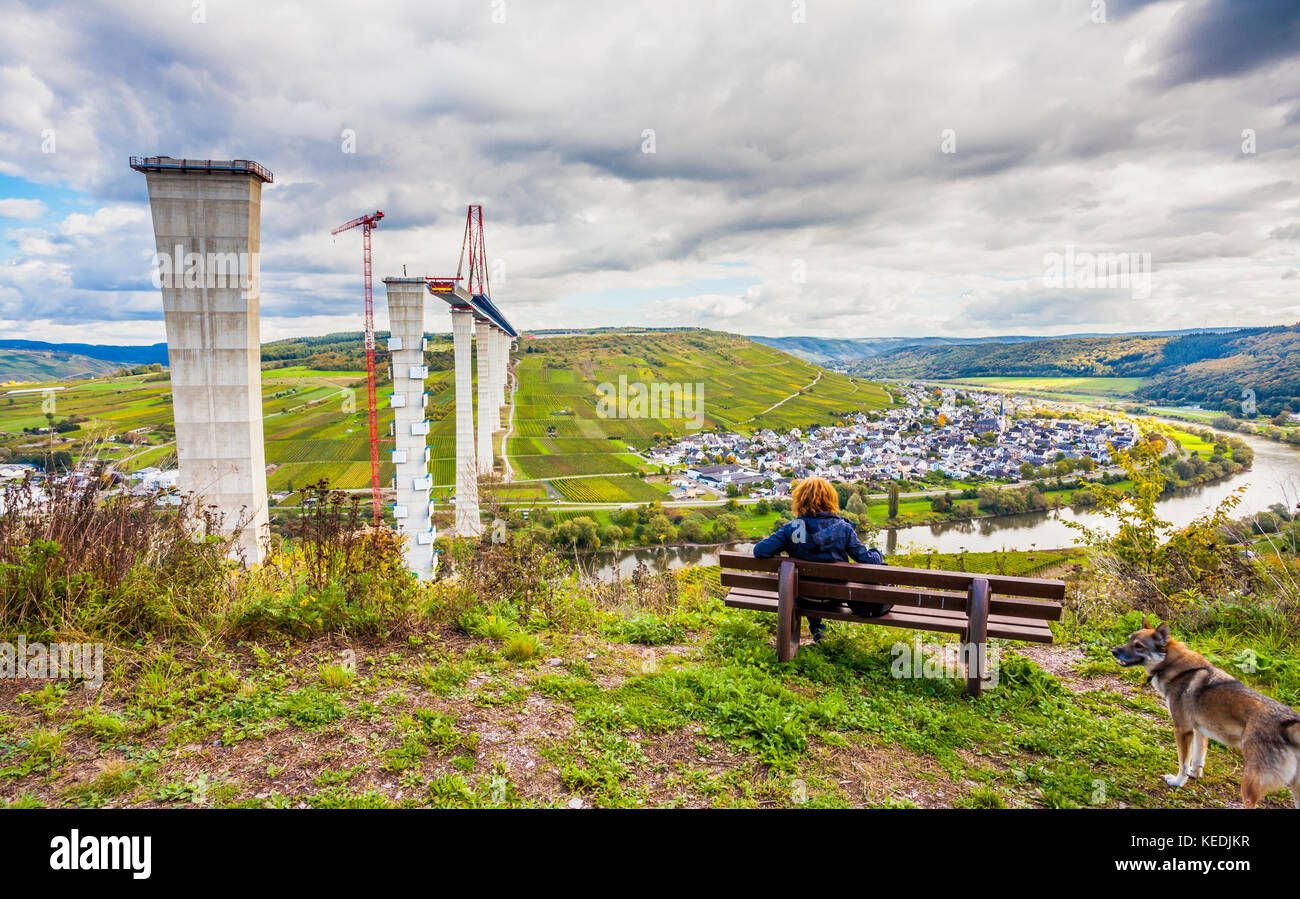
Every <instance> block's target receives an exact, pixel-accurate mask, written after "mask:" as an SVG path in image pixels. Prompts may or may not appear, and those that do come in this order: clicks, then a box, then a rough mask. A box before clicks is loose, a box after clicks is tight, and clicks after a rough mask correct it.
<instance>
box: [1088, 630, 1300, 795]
mask: <svg viewBox="0 0 1300 899" xmlns="http://www.w3.org/2000/svg"><path fill="white" fill-rule="evenodd" d="M1111 653H1112V654H1113V655H1114V656H1115V658H1116V659H1117V660H1118V661H1119V663H1120V664H1121V665H1123V666H1124V667H1126V668H1127V667H1131V666H1133V665H1142V666H1143V667H1144V668H1146V671H1147V675H1148V678H1147V682H1148V683H1150V684H1151V685H1152V686H1153V687H1155V689H1156V692H1157V693H1159V694H1160V697H1161V698H1162V699H1164V701H1165V704H1166V705H1167V706H1168V707H1169V715H1170V717H1172V718H1173V719H1174V739H1175V741H1176V742H1177V744H1178V773H1177V774H1166V775H1165V776H1164V777H1165V783H1167V784H1169V786H1171V787H1181V786H1182V785H1183V784H1185V783H1187V778H1189V777H1200V776H1201V772H1202V771H1203V770H1204V769H1205V753H1206V751H1207V750H1208V749H1209V745H1210V744H1209V741H1210V740H1211V739H1214V740H1218V741H1219V742H1220V743H1223V744H1224V745H1226V746H1232V747H1234V748H1239V749H1241V754H1242V757H1243V759H1244V761H1245V770H1244V772H1243V774H1242V777H1241V801H1242V803H1243V804H1244V805H1245V806H1246V808H1254V807H1255V806H1256V805H1258V804H1259V801H1260V800H1261V799H1262V798H1264V797H1265V796H1267V795H1268V794H1269V793H1271V792H1273V791H1274V790H1280V789H1282V788H1283V787H1288V788H1290V790H1291V797H1292V800H1293V802H1294V804H1295V806H1296V808H1300V714H1297V713H1296V711H1295V710H1294V709H1292V708H1290V707H1289V706H1285V705H1283V704H1282V703H1280V702H1278V701H1277V700H1275V699H1271V698H1270V697H1268V696H1265V695H1264V694H1262V693H1259V692H1256V691H1255V690H1252V689H1250V688H1249V687H1247V686H1246V685H1245V684H1243V683H1242V682H1241V681H1239V680H1237V679H1236V678H1235V677H1233V676H1232V675H1231V674H1228V672H1226V671H1224V670H1223V669H1221V668H1216V667H1215V666H1214V665H1211V664H1210V662H1209V661H1208V660H1207V659H1206V658H1205V657H1204V656H1203V655H1200V654H1199V653H1196V652H1193V651H1192V650H1190V649H1188V648H1187V645H1186V644H1185V643H1182V642H1180V641H1178V640H1173V639H1170V637H1169V625H1168V623H1165V624H1161V625H1160V626H1159V627H1156V628H1152V627H1151V626H1149V625H1148V624H1147V620H1146V618H1145V617H1144V618H1143V619H1142V629H1141V630H1138V631H1134V632H1133V633H1132V634H1130V635H1129V638H1128V642H1127V643H1125V644H1124V645H1123V646H1116V647H1115V648H1114V649H1112V650H1111Z"/></svg>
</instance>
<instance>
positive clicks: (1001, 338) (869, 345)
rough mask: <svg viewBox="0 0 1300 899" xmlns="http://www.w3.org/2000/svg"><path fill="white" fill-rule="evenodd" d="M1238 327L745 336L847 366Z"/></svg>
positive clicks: (811, 359)
mask: <svg viewBox="0 0 1300 899" xmlns="http://www.w3.org/2000/svg"><path fill="white" fill-rule="evenodd" d="M1235 330H1238V329H1237V328H1232V327H1222V328H1184V329H1179V330H1173V331H1131V332H1125V333H1119V334H1115V333H1100V332H1080V333H1077V334H1059V335H1051V336H1042V335H1033V334H1004V335H993V336H988V337H933V336H932V337H798V336H796V337H762V336H758V337H754V336H751V337H750V338H749V339H750V340H752V341H754V342H755V343H761V344H763V345H764V346H770V347H772V348H773V349H778V350H783V351H784V352H787V353H793V354H794V355H796V356H799V357H801V358H803V359H807V360H808V361H809V362H816V363H818V364H819V365H847V366H851V365H852V364H853V363H855V362H858V361H861V360H864V359H870V358H873V357H876V356H881V355H884V354H887V353H892V352H894V351H897V350H901V349H903V348H906V347H932V346H968V345H982V344H990V343H996V344H1021V343H1037V342H1040V341H1048V340H1074V339H1082V338H1115V337H1180V336H1183V335H1188V334H1206V333H1216V334H1217V333H1227V332H1230V331H1235Z"/></svg>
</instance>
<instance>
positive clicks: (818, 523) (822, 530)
mask: <svg viewBox="0 0 1300 899" xmlns="http://www.w3.org/2000/svg"><path fill="white" fill-rule="evenodd" d="M781 553H785V554H787V555H788V556H790V557H791V558H794V559H803V560H804V561H806V562H847V561H849V560H850V559H852V560H853V561H854V562H862V563H865V564H868V565H883V564H885V557H884V556H882V555H881V553H880V550H878V549H876V548H874V547H866V546H863V545H862V541H860V540H859V539H858V534H857V531H855V530H854V529H853V525H852V524H850V523H849V522H848V521H846V520H845V519H843V518H840V517H839V516H838V515H814V516H811V517H808V518H796V519H795V520H794V521H790V522H787V523H786V524H783V525H781V527H779V528H777V530H776V533H775V534H772V535H771V536H770V537H764V538H763V539H762V540H760V541H759V542H758V543H757V544H756V545H755V546H754V557H755V558H756V559H770V558H772V557H773V556H777V555H780V554H781Z"/></svg>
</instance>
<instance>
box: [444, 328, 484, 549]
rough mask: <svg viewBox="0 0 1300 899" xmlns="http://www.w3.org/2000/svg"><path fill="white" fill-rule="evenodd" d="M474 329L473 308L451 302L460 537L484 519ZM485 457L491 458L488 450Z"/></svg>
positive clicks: (473, 532)
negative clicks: (476, 435) (476, 427)
mask: <svg viewBox="0 0 1300 899" xmlns="http://www.w3.org/2000/svg"><path fill="white" fill-rule="evenodd" d="M473 330H474V312H473V310H472V309H471V308H470V307H468V306H452V307H451V336H452V355H453V358H454V363H453V364H454V366H455V377H456V534H457V536H459V537H478V536H479V535H480V534H482V533H483V523H482V522H481V521H479V514H478V466H477V464H476V462H475V455H476V453H475V445H474V390H473V377H472V374H471V370H472V369H471V367H472V364H473V363H472V359H471V354H472V350H471V343H470V342H471V340H472V333H473ZM488 457H489V458H491V451H489V453H488Z"/></svg>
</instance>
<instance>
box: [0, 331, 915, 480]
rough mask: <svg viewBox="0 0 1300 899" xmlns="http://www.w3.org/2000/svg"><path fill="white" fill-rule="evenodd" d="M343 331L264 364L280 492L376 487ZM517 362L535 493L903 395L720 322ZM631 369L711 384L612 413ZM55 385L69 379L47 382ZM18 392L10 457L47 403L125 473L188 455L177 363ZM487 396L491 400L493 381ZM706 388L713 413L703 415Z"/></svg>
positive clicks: (6, 446) (521, 430) (7, 449)
mask: <svg viewBox="0 0 1300 899" xmlns="http://www.w3.org/2000/svg"><path fill="white" fill-rule="evenodd" d="M346 336H347V335H344V337H346ZM335 337H338V339H337V340H333V342H330V343H328V344H326V345H327V346H328V347H329V348H330V352H329V353H324V352H318V353H315V354H311V353H308V354H307V355H303V356H301V357H299V358H291V359H286V358H285V357H284V353H285V352H286V350H285V349H284V347H283V345H282V343H281V344H268V351H267V352H268V354H269V356H268V358H269V361H268V362H267V363H266V364H267V365H271V366H278V367H269V368H266V369H265V370H264V371H263V373H262V374H263V377H262V411H263V416H264V435H265V440H266V462H267V483H268V487H269V489H270V490H272V491H276V492H281V491H286V492H289V493H294V492H296V491H298V490H301V489H302V488H303V487H305V486H306V485H308V484H311V483H314V482H315V481H319V480H322V479H324V480H327V481H329V482H330V484H331V485H332V486H334V487H338V488H344V489H363V488H365V487H366V486H368V484H369V480H370V470H369V459H370V456H369V445H368V440H367V423H366V418H367V413H366V390H365V372H364V371H363V370H361V369H358V368H355V367H353V368H347V367H346V365H345V366H344V367H343V368H339V369H335V368H331V367H329V366H330V365H336V364H339V363H340V360H342V361H343V362H344V363H346V362H348V361H349V360H351V359H352V358H353V357H352V356H349V355H347V354H346V353H344V352H343V350H344V349H347V347H348V346H350V345H351V344H349V343H348V342H347V341H346V340H344V339H343V337H339V336H337V335H335ZM331 339H332V338H331ZM316 340H317V341H318V342H319V340H325V338H320V339H316ZM380 345H381V347H382V346H383V341H382V340H381V341H380ZM308 349H310V347H308ZM428 350H429V358H430V368H431V369H432V370H431V372H430V376H429V379H428V381H427V382H426V392H427V393H428V405H427V408H426V418H427V419H428V420H429V422H430V426H431V427H430V435H429V446H430V458H431V462H430V474H431V475H432V476H433V481H434V484H435V485H438V486H443V487H448V486H451V485H452V484H453V483H454V480H455V471H454V468H455V465H454V456H455V428H456V421H455V396H454V390H453V383H452V378H451V372H450V371H449V370H448V368H447V367H446V366H445V365H444V364H443V363H444V362H445V361H447V360H448V357H449V356H450V353H449V350H450V344H449V342H448V341H447V340H446V339H445V338H437V337H434V338H431V339H430V341H429V348H428ZM304 352H306V350H304ZM516 359H517V360H518V365H517V370H518V383H519V389H518V391H517V393H516V394H515V396H514V402H515V410H514V426H513V430H512V431H511V436H510V438H509V440H508V441H507V444H508V447H507V452H508V454H509V457H510V465H511V474H512V481H513V482H517V493H518V496H519V498H521V499H545V498H550V499H559V498H563V499H566V500H571V501H580V502H648V501H651V500H654V499H659V498H662V497H663V496H664V495H665V494H666V492H667V487H666V486H664V485H655V484H647V483H646V482H645V481H643V480H641V478H640V477H639V476H640V475H642V474H644V473H646V470H647V466H646V463H645V462H644V460H643V459H642V457H641V456H640V455H639V454H638V452H637V451H638V450H643V449H645V447H646V446H648V445H649V444H651V443H652V442H654V440H655V439H656V437H659V436H664V435H672V436H682V435H684V434H687V433H691V432H692V431H693V430H694V428H692V427H688V425H694V424H695V423H696V422H698V424H699V425H700V426H702V427H704V428H712V427H723V428H734V429H737V430H742V431H744V430H755V429H759V428H766V427H771V428H778V429H789V428H792V427H807V426H809V425H815V424H827V423H831V422H834V421H836V420H838V419H839V418H841V417H842V416H844V415H846V414H850V413H854V412H857V411H861V410H876V409H882V408H886V407H888V406H890V405H891V404H892V402H893V400H892V397H891V396H890V395H889V393H888V392H887V391H886V390H885V389H884V388H882V387H881V386H880V385H879V384H875V383H873V382H870V381H866V380H862V379H858V378H849V377H846V376H844V375H839V374H834V373H831V372H827V371H824V370H822V369H820V368H818V367H817V366H815V365H812V364H810V363H807V362H804V361H802V360H799V359H796V358H794V357H792V356H788V355H786V354H784V353H781V352H779V351H777V350H774V349H770V348H768V347H765V346H761V345H759V344H756V343H754V342H752V341H750V340H748V339H747V338H743V337H738V336H735V335H729V334H721V333H716V332H708V331H694V330H691V331H629V332H625V333H620V334H619V335H618V336H617V339H613V340H612V339H611V337H610V336H609V335H600V336H593V335H573V336H566V337H548V338H529V337H525V338H523V339H522V340H521V346H520V348H519V350H518V353H517V355H516ZM378 375H379V384H378V386H377V400H378V406H379V433H380V465H381V475H382V476H383V477H384V479H385V480H387V479H388V478H389V477H391V472H392V469H391V465H390V463H389V462H388V448H389V447H391V445H392V437H391V435H390V434H389V430H390V427H391V422H392V416H391V413H390V410H389V406H388V395H389V394H390V393H391V386H390V382H389V379H388V375H387V363H386V360H385V359H384V358H383V356H382V355H381V357H380V359H379V365H378ZM620 375H622V376H623V377H624V378H626V379H627V381H629V382H637V381H640V382H643V383H647V384H648V383H651V382H667V383H670V384H679V385H683V386H684V387H685V386H689V388H690V390H691V391H698V393H692V394H690V395H689V397H690V402H688V403H687V405H686V406H685V408H680V407H679V408H678V409H676V410H674V409H672V408H669V409H667V410H664V409H660V410H657V411H658V413H659V414H658V415H657V416H655V417H651V418H628V417H618V416H617V415H614V416H605V417H602V416H601V415H599V414H598V413H597V405H596V404H597V400H598V399H599V396H598V394H597V386H598V385H601V384H602V383H604V382H608V383H610V384H615V385H616V384H617V383H618V381H619V376H620ZM697 385H699V386H697ZM50 388H60V389H55V390H53V392H52V393H51V392H47V391H48V390H49V389H50ZM9 390H10V392H8V393H0V452H3V453H4V454H5V457H7V458H10V459H19V460H21V459H28V460H31V461H37V460H39V459H40V458H41V457H43V455H44V454H45V453H46V452H47V451H48V449H49V448H50V446H51V440H50V436H49V435H47V434H41V433H35V432H34V429H39V428H45V427H47V426H48V424H49V419H48V418H47V414H46V413H47V412H49V411H51V408H52V410H53V420H54V422H55V423H56V424H59V423H65V422H66V424H64V428H65V430H64V431H63V432H61V433H58V434H56V435H55V436H54V441H53V448H54V449H56V450H66V451H68V452H69V453H71V455H72V456H73V458H74V459H80V458H83V457H84V455H85V454H86V453H88V452H91V451H93V452H95V453H96V454H97V456H98V457H99V458H102V459H107V460H109V461H111V462H112V464H113V465H114V466H115V467H116V468H118V469H119V470H121V471H134V470H138V469H140V468H144V467H147V466H151V465H159V464H164V465H174V464H175V455H174V454H175V442H174V437H175V435H174V431H173V428H172V409H171V384H170V381H169V380H168V375H167V373H166V372H162V373H156V372H155V373H149V374H138V375H130V376H124V377H103V378H94V379H82V380H71V381H62V382H47V383H30V384H23V385H13V386H11V387H10V388H9ZM15 390H16V391H20V392H13V391H15ZM21 391H29V392H21ZM474 395H475V400H476V401H477V391H475V393H474ZM51 396H52V397H53V399H52V400H51V399H50V397H51ZM696 397H698V400H699V403H700V405H699V407H698V412H699V415H698V417H693V416H694V413H695V412H696V411H697V409H696V407H695V406H694V405H693V404H694V402H695V399H696ZM51 403H52V406H51ZM475 415H476V417H477V409H476V410H475ZM74 426H75V427H74ZM24 429H28V430H27V432H24ZM92 446H93V447H94V449H93V450H91V449H90V447H92ZM583 482H589V483H583Z"/></svg>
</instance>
